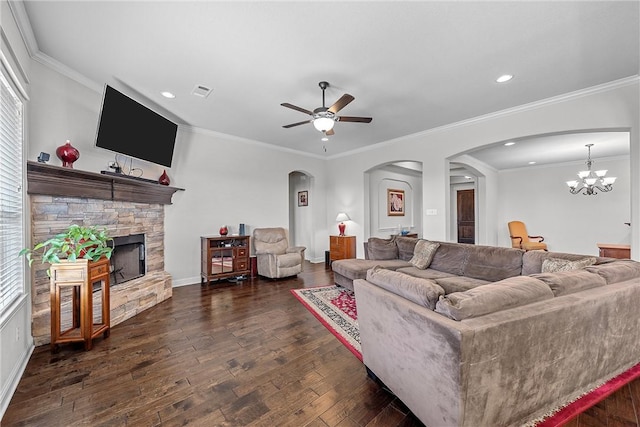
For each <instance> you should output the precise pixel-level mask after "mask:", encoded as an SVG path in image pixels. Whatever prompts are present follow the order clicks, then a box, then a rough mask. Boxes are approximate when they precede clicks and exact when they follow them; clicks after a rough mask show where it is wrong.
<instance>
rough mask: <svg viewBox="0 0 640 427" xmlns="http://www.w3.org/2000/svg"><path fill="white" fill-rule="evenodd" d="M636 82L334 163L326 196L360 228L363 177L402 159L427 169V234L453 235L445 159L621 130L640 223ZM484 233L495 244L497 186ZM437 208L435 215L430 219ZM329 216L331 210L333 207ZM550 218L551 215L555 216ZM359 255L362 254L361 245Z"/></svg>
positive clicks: (634, 239) (634, 233)
mask: <svg viewBox="0 0 640 427" xmlns="http://www.w3.org/2000/svg"><path fill="white" fill-rule="evenodd" d="M638 93H639V83H638V79H637V78H634V79H627V80H625V81H621V82H614V83H612V84H610V85H605V86H602V87H598V88H592V89H591V90H588V91H583V92H581V93H579V94H570V95H567V96H563V97H558V98H555V99H551V100H545V101H544V102H540V103H537V104H532V105H529V106H522V107H520V108H517V109H514V110H510V111H507V112H503V113H499V114H494V115H489V116H486V117H481V118H476V119H473V120H470V121H467V122H464V123H459V124H455V125H451V126H445V127H442V128H439V129H434V130H431V131H427V132H423V133H420V134H416V135H412V136H409V137H406V138H402V139H399V140H395V141H389V142H387V143H382V144H378V145H375V146H373V147H371V148H369V149H363V150H359V151H357V152H352V153H348V154H345V155H342V156H335V157H332V158H331V161H330V162H329V163H328V169H329V170H328V174H327V177H328V179H329V181H328V185H329V187H328V188H329V191H331V192H332V193H334V194H335V197H334V198H333V199H332V200H331V201H330V202H333V205H334V209H333V210H339V209H341V208H342V207H343V206H344V205H351V206H352V210H351V211H350V212H353V215H352V216H351V218H352V219H353V220H354V222H355V223H360V224H362V223H363V221H364V218H365V212H364V206H365V204H364V199H365V196H364V194H365V193H366V191H367V189H366V186H365V183H364V180H363V175H364V173H365V171H367V170H369V169H371V168H372V167H374V166H375V165H378V164H381V163H383V162H386V161H388V160H389V159H396V158H403V159H410V160H414V161H419V162H422V164H423V190H422V191H423V218H422V219H423V223H424V226H423V235H424V236H425V237H427V238H430V239H434V240H445V239H446V238H447V237H448V234H449V233H448V228H447V224H448V221H449V214H448V213H449V177H448V173H449V167H448V161H447V160H446V159H448V158H453V157H455V156H457V155H458V154H461V153H464V152H466V151H469V150H471V149H472V148H475V147H479V146H483V145H487V144H491V143H495V142H498V141H505V140H508V139H511V138H519V137H524V136H532V135H540V134H548V133H556V132H571V131H576V130H582V129H618V130H620V129H624V130H629V132H630V141H631V157H630V162H631V176H630V179H631V190H630V194H631V211H632V214H631V222H632V224H640V210H639V209H638V207H640V204H639V203H640V173H639V172H638V171H640V143H639V138H640V123H639V122H640V107H639V105H638V104H639V97H638ZM485 197H486V200H487V201H494V202H492V204H491V205H489V206H487V210H488V213H487V217H486V219H485V221H484V224H483V225H484V227H485V232H484V233H481V234H480V241H479V242H478V243H479V244H495V243H496V242H497V237H498V230H499V229H500V227H503V226H504V224H503V223H500V222H499V221H498V212H497V205H498V201H499V200H500V198H501V195H500V194H498V186H497V184H496V185H492V183H489V182H488V183H487V188H486V194H485ZM427 209H436V210H437V215H429V216H427V215H425V211H426V210H427ZM328 210H329V211H331V210H332V208H331V205H329V206H328ZM545 215H549V216H553V214H552V213H549V212H547V213H545ZM354 234H356V235H357V237H358V240H359V241H362V239H363V238H365V233H364V231H363V230H362V227H360V229H358V230H356V232H355V233H354ZM631 244H632V257H634V259H637V257H638V255H640V253H638V252H637V251H638V248H639V247H640V227H638V226H634V227H632V229H631ZM358 249H359V252H358V253H359V255H363V253H362V251H361V249H360V248H358Z"/></svg>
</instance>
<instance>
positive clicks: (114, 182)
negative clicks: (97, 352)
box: [27, 162, 179, 345]
mask: <svg viewBox="0 0 640 427" xmlns="http://www.w3.org/2000/svg"><path fill="white" fill-rule="evenodd" d="M27 180H28V186H29V187H28V190H27V192H28V193H29V195H30V204H31V239H32V242H41V241H43V240H46V239H47V238H49V237H51V236H53V235H55V234H58V233H60V232H63V231H64V230H65V229H66V228H67V227H68V226H69V225H71V224H78V225H97V226H104V227H106V228H107V230H108V232H109V235H110V236H112V237H115V238H118V240H119V241H121V242H122V241H123V242H125V246H129V248H128V249H127V250H125V252H129V253H127V254H124V256H126V257H127V259H128V261H127V262H129V263H130V262H131V261H132V260H133V259H136V258H137V259H136V261H137V262H138V263H139V262H140V259H139V258H140V257H141V255H140V254H141V252H140V251H141V250H142V258H143V261H144V268H143V270H142V272H143V275H140V274H135V273H129V272H127V274H130V275H131V276H132V277H130V278H129V280H126V281H123V280H119V281H117V282H118V283H117V284H115V286H114V284H113V283H112V284H111V285H112V287H111V291H110V293H111V301H110V304H111V310H110V313H111V326H115V325H117V324H119V323H121V322H123V321H125V320H126V319H129V318H131V317H133V316H135V315H136V314H138V313H140V312H141V311H143V310H146V309H148V308H150V307H153V306H154V305H156V304H159V303H160V302H162V301H164V300H166V299H168V298H170V297H171V295H172V287H171V286H172V283H171V276H170V275H169V273H167V272H166V271H165V270H164V204H168V203H171V195H172V194H173V193H174V192H175V191H177V190H179V189H177V188H173V187H166V186H161V185H159V184H154V183H147V182H136V181H133V182H131V181H132V180H129V179H127V178H114V177H111V176H109V177H107V176H106V175H101V174H95V173H90V172H81V171H75V170H73V169H68V168H60V167H57V166H50V165H43V164H38V163H34V162H28V163H27ZM101 187H104V188H101ZM109 187H110V188H109ZM159 187H163V188H159ZM104 189H107V190H108V191H101V190H104ZM123 189H124V190H123ZM81 192H84V193H86V195H85V196H83V195H82V194H79V193H81ZM154 192H157V193H159V195H160V196H159V197H153V193H154ZM52 193H53V194H52ZM60 193H70V194H67V195H65V194H60ZM138 193H143V194H144V196H143V197H141V196H140V195H139V194H138ZM167 195H168V197H167ZM122 199H131V200H122ZM154 199H155V200H154ZM133 235H141V236H142V243H141V244H142V248H143V249H141V248H140V246H139V243H140V242H139V240H140V238H139V237H131V236H133ZM131 248H135V249H132V250H131ZM134 263H135V262H134ZM138 266H139V264H138ZM47 268H48V265H47V264H40V263H38V262H35V263H34V264H33V268H32V272H33V276H32V290H31V291H32V292H31V295H32V334H33V337H34V342H35V345H43V344H47V343H49V342H50V335H51V326H50V325H51V323H50V301H49V278H48V276H47V272H46V271H47ZM118 268H119V267H118V266H117V265H116V266H115V268H114V270H117V269H118ZM127 268H128V269H129V268H131V266H128V267H127ZM145 270H146V272H145ZM118 273H119V272H115V271H114V274H116V275H117V274H118ZM120 273H123V271H122V270H121V271H120ZM135 276H138V277H135ZM112 280H113V275H112Z"/></svg>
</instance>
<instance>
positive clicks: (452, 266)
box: [429, 242, 472, 276]
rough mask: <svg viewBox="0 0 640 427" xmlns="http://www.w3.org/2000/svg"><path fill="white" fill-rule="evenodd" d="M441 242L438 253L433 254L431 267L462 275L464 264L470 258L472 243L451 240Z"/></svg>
mask: <svg viewBox="0 0 640 427" xmlns="http://www.w3.org/2000/svg"><path fill="white" fill-rule="evenodd" d="M439 243H440V246H439V247H438V250H437V251H436V254H435V255H434V256H433V260H431V264H430V265H429V268H433V269H434V270H438V271H444V272H445V273H451V274H455V275H456V276H462V275H463V273H462V272H463V269H464V265H465V264H466V262H467V259H468V258H469V252H470V250H471V249H470V248H471V246H472V245H466V244H463V243H449V242H439Z"/></svg>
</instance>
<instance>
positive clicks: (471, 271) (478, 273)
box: [463, 245, 524, 282]
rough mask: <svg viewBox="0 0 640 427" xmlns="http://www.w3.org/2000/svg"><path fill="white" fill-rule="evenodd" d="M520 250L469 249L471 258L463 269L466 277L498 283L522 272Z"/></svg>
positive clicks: (498, 248)
mask: <svg viewBox="0 0 640 427" xmlns="http://www.w3.org/2000/svg"><path fill="white" fill-rule="evenodd" d="M523 253H524V252H523V251H522V250H520V249H513V248H500V247H495V246H478V245H474V246H472V247H471V248H469V257H468V258H467V262H466V263H465V265H464V267H463V273H464V275H465V276H468V277H474V278H476V279H482V280H488V281H490V282H497V281H498V280H502V279H506V278H508V277H514V276H519V275H520V273H521V272H522V254H523Z"/></svg>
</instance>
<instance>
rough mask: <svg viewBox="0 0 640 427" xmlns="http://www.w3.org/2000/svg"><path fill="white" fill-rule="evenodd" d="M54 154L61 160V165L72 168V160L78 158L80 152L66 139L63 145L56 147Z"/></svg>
mask: <svg viewBox="0 0 640 427" xmlns="http://www.w3.org/2000/svg"><path fill="white" fill-rule="evenodd" d="M56 155H57V156H58V158H59V159H60V160H62V167H64V168H72V169H73V162H75V161H76V160H78V159H79V158H80V152H79V151H78V150H77V149H76V148H75V147H74V146H73V145H71V142H70V141H69V140H68V139H67V142H66V143H65V144H64V145H61V146H60V147H58V148H56Z"/></svg>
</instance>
